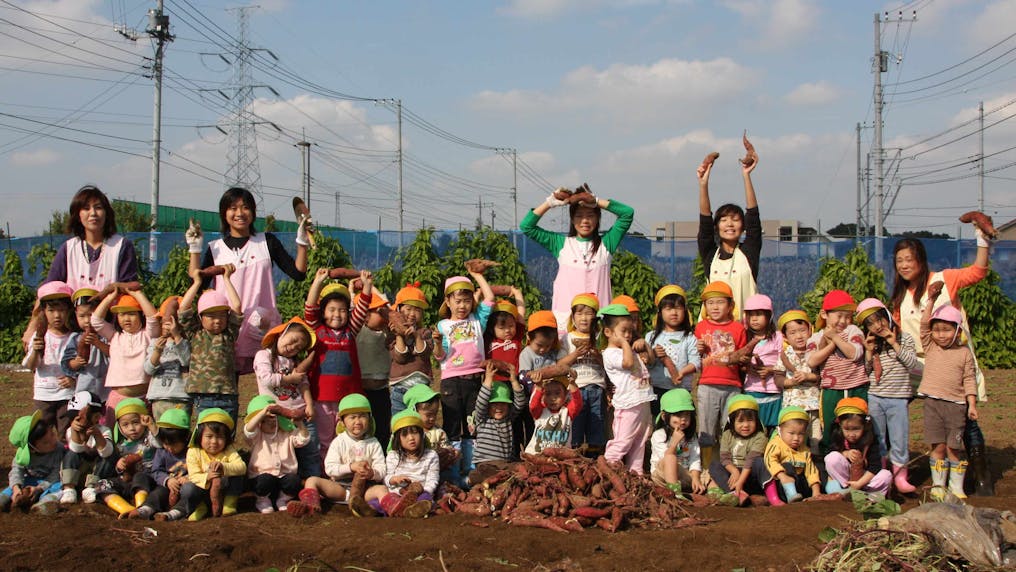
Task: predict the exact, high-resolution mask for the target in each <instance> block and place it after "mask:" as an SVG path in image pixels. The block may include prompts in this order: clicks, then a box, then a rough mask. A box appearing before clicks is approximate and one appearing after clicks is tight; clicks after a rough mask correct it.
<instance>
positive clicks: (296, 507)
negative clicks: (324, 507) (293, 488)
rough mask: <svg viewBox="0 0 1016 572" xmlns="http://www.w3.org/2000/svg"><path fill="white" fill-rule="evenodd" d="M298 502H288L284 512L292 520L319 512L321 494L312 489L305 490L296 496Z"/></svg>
mask: <svg viewBox="0 0 1016 572" xmlns="http://www.w3.org/2000/svg"><path fill="white" fill-rule="evenodd" d="M297 498H299V499H300V500H294V501H289V504H287V505H286V512H288V513H289V515H290V516H292V517H294V518H299V517H301V516H306V515H308V514H314V513H315V512H321V493H319V492H318V491H317V489H314V488H309V487H308V488H305V489H303V490H301V491H300V493H299V494H298V495H297Z"/></svg>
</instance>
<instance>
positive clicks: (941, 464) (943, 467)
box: [929, 459, 949, 502]
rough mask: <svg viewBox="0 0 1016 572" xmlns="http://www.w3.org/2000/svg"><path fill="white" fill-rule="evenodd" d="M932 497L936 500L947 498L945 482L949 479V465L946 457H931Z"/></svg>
mask: <svg viewBox="0 0 1016 572" xmlns="http://www.w3.org/2000/svg"><path fill="white" fill-rule="evenodd" d="M929 463H930V464H931V498H932V499H933V500H936V501H940V502H941V501H943V500H945V495H946V490H945V483H946V482H947V481H948V479H949V465H948V463H946V460H945V459H931V460H930V461H929Z"/></svg>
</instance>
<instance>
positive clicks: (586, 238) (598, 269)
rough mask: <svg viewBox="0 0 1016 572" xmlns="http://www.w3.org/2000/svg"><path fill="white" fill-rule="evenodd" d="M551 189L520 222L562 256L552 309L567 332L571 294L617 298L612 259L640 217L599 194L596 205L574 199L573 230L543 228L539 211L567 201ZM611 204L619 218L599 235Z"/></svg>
mask: <svg viewBox="0 0 1016 572" xmlns="http://www.w3.org/2000/svg"><path fill="white" fill-rule="evenodd" d="M565 204H566V203H565V202H564V201H562V200H558V199H557V198H555V197H554V194H553V193H551V195H550V196H549V197H547V200H546V201H544V202H543V203H541V204H540V205H539V206H537V207H536V208H534V209H532V210H531V211H529V212H528V213H527V214H526V216H525V218H523V219H522V222H520V223H519V228H520V229H521V230H522V232H523V233H524V234H525V235H526V236H528V237H529V238H531V239H533V240H534V241H536V242H537V243H538V244H539V245H540V246H542V247H544V248H546V249H547V250H549V251H550V253H551V254H553V255H554V256H555V257H556V258H557V265H558V268H557V277H556V278H554V291H553V300H552V303H551V310H553V312H554V317H556V318H557V329H558V331H559V332H562V333H563V332H564V330H565V325H566V324H567V323H568V317H569V316H570V315H571V302H572V299H573V298H574V297H575V296H577V295H579V294H585V293H590V292H591V293H593V294H596V298H597V299H598V300H600V302H601V303H602V304H606V302H605V301H610V300H612V299H613V297H614V295H613V293H612V292H611V287H610V262H611V260H612V259H613V254H614V252H615V251H616V250H617V248H618V247H619V246H620V245H621V239H623V238H624V235H625V233H627V232H628V229H629V228H630V227H631V223H632V221H634V220H635V211H634V210H633V209H632V208H631V207H630V206H628V205H626V204H623V203H620V202H618V201H616V200H612V199H611V200H607V199H596V200H595V204H596V206H585V204H584V203H583V204H581V205H580V204H579V203H573V204H571V205H569V207H568V214H569V218H570V219H571V228H570V229H569V230H568V235H567V236H565V235H563V234H560V233H557V232H552V231H549V230H546V229H543V228H540V226H539V223H540V217H542V216H543V215H544V214H546V213H547V211H549V210H550V209H551V208H554V207H559V206H564V205H565ZM601 209H606V210H607V211H608V212H611V213H613V214H614V215H615V216H617V220H616V221H614V224H613V225H612V226H611V227H610V229H609V230H607V232H606V233H604V234H603V236H602V237H601V236H600V214H601V213H600V211H601Z"/></svg>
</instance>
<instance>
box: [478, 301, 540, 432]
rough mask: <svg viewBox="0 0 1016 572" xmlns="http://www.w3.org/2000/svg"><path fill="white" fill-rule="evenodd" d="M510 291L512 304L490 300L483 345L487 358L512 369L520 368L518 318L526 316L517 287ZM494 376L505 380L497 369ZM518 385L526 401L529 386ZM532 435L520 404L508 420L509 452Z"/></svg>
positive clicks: (506, 380) (505, 377) (519, 321)
mask: <svg viewBox="0 0 1016 572" xmlns="http://www.w3.org/2000/svg"><path fill="white" fill-rule="evenodd" d="M511 292H512V296H513V297H514V298H515V303H514V304H512V303H511V302H509V301H507V300H498V301H496V302H495V303H494V310H493V312H492V313H491V315H490V318H489V319H488V320H487V327H486V329H484V332H483V345H484V350H485V353H486V356H487V358H488V359H492V360H498V361H502V362H504V363H507V364H509V365H511V366H512V367H514V368H515V371H520V370H519V357H520V354H521V353H522V348H523V341H522V339H523V337H524V335H523V334H524V332H523V329H522V327H521V320H522V316H525V315H526V301H525V298H523V296H522V291H520V290H519V289H518V288H516V287H514V286H512V287H511ZM520 375H521V374H520ZM494 379H495V380H496V381H502V382H508V381H509V378H508V375H507V374H506V373H505V372H497V373H496V374H495V376H494ZM522 387H523V391H525V393H526V401H527V403H528V400H529V395H530V388H529V387H526V386H525V385H523V386H522ZM532 434H533V418H532V417H530V415H529V410H528V408H525V407H523V409H522V411H520V412H519V415H518V416H517V417H515V418H514V419H513V420H512V439H513V442H512V451H520V450H522V448H523V447H525V445H526V443H527V442H528V441H529V437H530V436H531V435H532Z"/></svg>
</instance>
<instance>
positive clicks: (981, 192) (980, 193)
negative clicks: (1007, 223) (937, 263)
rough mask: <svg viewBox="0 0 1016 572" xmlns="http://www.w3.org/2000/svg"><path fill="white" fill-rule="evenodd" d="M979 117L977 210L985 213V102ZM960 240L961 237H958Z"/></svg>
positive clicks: (978, 107)
mask: <svg viewBox="0 0 1016 572" xmlns="http://www.w3.org/2000/svg"><path fill="white" fill-rule="evenodd" d="M977 115H978V117H979V118H980V122H981V130H980V131H981V160H980V161H978V163H980V164H981V173H980V188H979V189H978V192H977V210H979V211H981V212H984V102H983V101H982V102H981V103H980V104H978V106H977ZM957 238H959V235H957Z"/></svg>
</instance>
